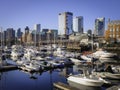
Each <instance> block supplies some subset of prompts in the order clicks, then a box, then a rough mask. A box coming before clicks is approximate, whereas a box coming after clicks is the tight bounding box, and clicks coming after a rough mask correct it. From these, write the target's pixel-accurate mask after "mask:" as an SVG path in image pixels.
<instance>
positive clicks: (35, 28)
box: [34, 24, 41, 33]
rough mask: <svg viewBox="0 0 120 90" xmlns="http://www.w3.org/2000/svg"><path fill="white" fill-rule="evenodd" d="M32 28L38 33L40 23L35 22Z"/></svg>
mask: <svg viewBox="0 0 120 90" xmlns="http://www.w3.org/2000/svg"><path fill="white" fill-rule="evenodd" d="M34 30H35V31H36V32H38V33H39V32H40V30H41V25H40V24H35V25H34Z"/></svg>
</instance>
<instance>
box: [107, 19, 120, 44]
mask: <svg viewBox="0 0 120 90" xmlns="http://www.w3.org/2000/svg"><path fill="white" fill-rule="evenodd" d="M105 38H106V40H109V41H111V42H120V20H114V21H110V22H109V23H108V29H107V30H106V32H105Z"/></svg>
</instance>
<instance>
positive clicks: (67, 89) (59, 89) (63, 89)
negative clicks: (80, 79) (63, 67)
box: [53, 82, 80, 90]
mask: <svg viewBox="0 0 120 90" xmlns="http://www.w3.org/2000/svg"><path fill="white" fill-rule="evenodd" d="M53 86H54V88H55V89H54V90H80V89H77V88H75V87H71V86H69V85H67V84H64V83H61V82H57V83H53Z"/></svg>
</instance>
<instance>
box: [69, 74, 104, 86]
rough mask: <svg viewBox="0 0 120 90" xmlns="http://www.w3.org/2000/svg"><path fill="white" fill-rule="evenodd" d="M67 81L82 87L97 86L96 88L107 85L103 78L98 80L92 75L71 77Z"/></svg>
mask: <svg viewBox="0 0 120 90" xmlns="http://www.w3.org/2000/svg"><path fill="white" fill-rule="evenodd" d="M67 80H68V83H70V82H73V83H76V84H80V85H85V86H95V87H99V86H102V85H103V84H104V83H105V81H104V80H103V79H102V78H98V77H95V76H91V75H90V76H84V75H83V74H78V75H73V76H69V77H68V78H67Z"/></svg>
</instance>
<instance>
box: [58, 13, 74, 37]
mask: <svg viewBox="0 0 120 90" xmlns="http://www.w3.org/2000/svg"><path fill="white" fill-rule="evenodd" d="M58 19H59V20H58V21H59V22H58V31H59V34H61V35H70V34H71V33H72V32H73V30H72V26H73V13H71V12H63V13H59V16H58Z"/></svg>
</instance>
